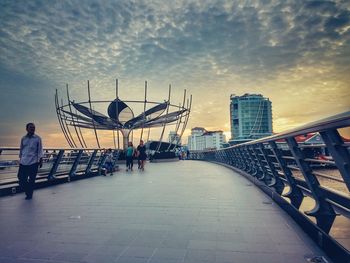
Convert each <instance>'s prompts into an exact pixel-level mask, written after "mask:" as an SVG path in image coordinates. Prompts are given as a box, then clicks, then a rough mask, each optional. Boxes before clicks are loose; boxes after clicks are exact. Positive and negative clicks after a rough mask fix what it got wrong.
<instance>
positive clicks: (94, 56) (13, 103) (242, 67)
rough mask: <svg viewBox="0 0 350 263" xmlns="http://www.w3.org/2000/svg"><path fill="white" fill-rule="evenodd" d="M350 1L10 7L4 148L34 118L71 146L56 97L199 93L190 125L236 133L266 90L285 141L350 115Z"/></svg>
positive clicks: (4, 62)
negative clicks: (301, 129) (240, 107)
mask: <svg viewBox="0 0 350 263" xmlns="http://www.w3.org/2000/svg"><path fill="white" fill-rule="evenodd" d="M349 17H350V2H349V1H346V0H344V1H343V0H334V1H306V0H261V1H249V0H246V1H243V0H236V1H224V0H222V1H221V0H211V1H205V0H196V1H190V0H188V1H182V0H172V1H166V0H159V1H158V0H154V1H143V0H140V1H123V0H121V1H12V0H9V1H6V0H0V57H1V60H0V91H1V97H0V107H1V108H0V120H1V126H0V146H17V144H18V141H19V137H20V136H21V135H22V134H23V133H24V124H25V123H27V122H30V121H34V122H35V123H36V125H37V132H38V134H40V135H41V136H42V137H43V139H44V144H45V145H46V146H62V145H67V144H66V143H65V141H64V137H63V136H62V135H61V132H60V129H59V125H58V122H57V117H56V113H55V108H54V93H55V90H56V89H58V91H59V93H60V94H61V96H62V97H64V96H63V95H64V92H65V85H66V83H68V84H69V86H70V89H71V97H72V98H74V99H75V100H76V101H82V100H86V98H87V91H86V83H87V80H88V79H89V80H90V84H91V90H92V96H93V97H94V98H95V99H113V98H114V94H115V91H114V86H115V84H114V83H115V79H116V78H118V79H119V83H120V97H121V98H122V99H142V96H143V86H144V81H145V80H147V81H148V84H149V96H150V98H153V99H154V100H160V101H163V99H166V97H167V92H168V91H167V89H168V85H169V83H171V84H172V88H173V102H174V103H175V102H176V103H177V102H180V101H181V97H182V93H183V90H184V89H186V90H187V92H188V93H190V94H192V95H193V111H192V116H191V118H190V122H189V125H188V130H187V131H186V133H188V132H189V130H190V129H191V127H195V126H202V127H205V128H207V129H221V130H224V131H225V132H229V131H230V127H229V121H230V120H229V102H230V101H229V96H230V94H237V95H243V94H244V93H261V94H263V95H264V96H265V97H269V98H270V100H271V101H272V107H273V126H274V131H275V132H281V131H283V130H286V129H289V128H293V127H296V126H298V125H302V124H305V123H307V122H310V121H314V120H317V119H320V118H323V117H327V116H330V115H333V114H337V113H341V112H344V111H348V110H350V84H349V83H350V82H349V80H350V74H349V72H350V37H349V36H350V21H349Z"/></svg>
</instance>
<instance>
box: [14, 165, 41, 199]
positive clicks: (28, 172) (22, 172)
mask: <svg viewBox="0 0 350 263" xmlns="http://www.w3.org/2000/svg"><path fill="white" fill-rule="evenodd" d="M38 167H39V163H34V164H31V165H23V164H20V165H19V169H18V175H17V177H18V181H19V187H20V188H21V190H22V191H24V192H25V193H26V196H27V197H32V196H33V191H34V186H35V178H36V174H37V172H38Z"/></svg>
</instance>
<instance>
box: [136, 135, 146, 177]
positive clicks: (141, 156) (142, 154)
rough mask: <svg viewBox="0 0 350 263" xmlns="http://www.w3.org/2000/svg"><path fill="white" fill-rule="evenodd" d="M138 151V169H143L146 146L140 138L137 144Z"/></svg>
mask: <svg viewBox="0 0 350 263" xmlns="http://www.w3.org/2000/svg"><path fill="white" fill-rule="evenodd" d="M137 151H138V160H139V169H140V170H142V171H143V170H144V169H145V162H146V158H147V155H146V146H145V145H144V144H143V140H140V144H139V146H137Z"/></svg>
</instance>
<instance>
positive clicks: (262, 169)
mask: <svg viewBox="0 0 350 263" xmlns="http://www.w3.org/2000/svg"><path fill="white" fill-rule="evenodd" d="M251 149H252V152H253V154H254V155H255V159H256V160H257V164H258V167H259V170H260V175H261V176H260V177H258V179H259V180H260V181H264V182H265V184H267V185H269V184H270V183H271V180H270V176H269V175H268V172H267V170H266V167H265V166H264V164H263V162H262V159H261V156H260V155H259V153H258V152H257V149H256V148H255V144H253V145H252V148H251Z"/></svg>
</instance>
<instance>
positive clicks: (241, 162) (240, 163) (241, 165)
mask: <svg viewBox="0 0 350 263" xmlns="http://www.w3.org/2000/svg"><path fill="white" fill-rule="evenodd" d="M235 150H236V154H237V155H238V160H239V169H241V170H245V169H246V164H245V162H244V159H243V156H242V153H241V149H240V147H236V148H235Z"/></svg>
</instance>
